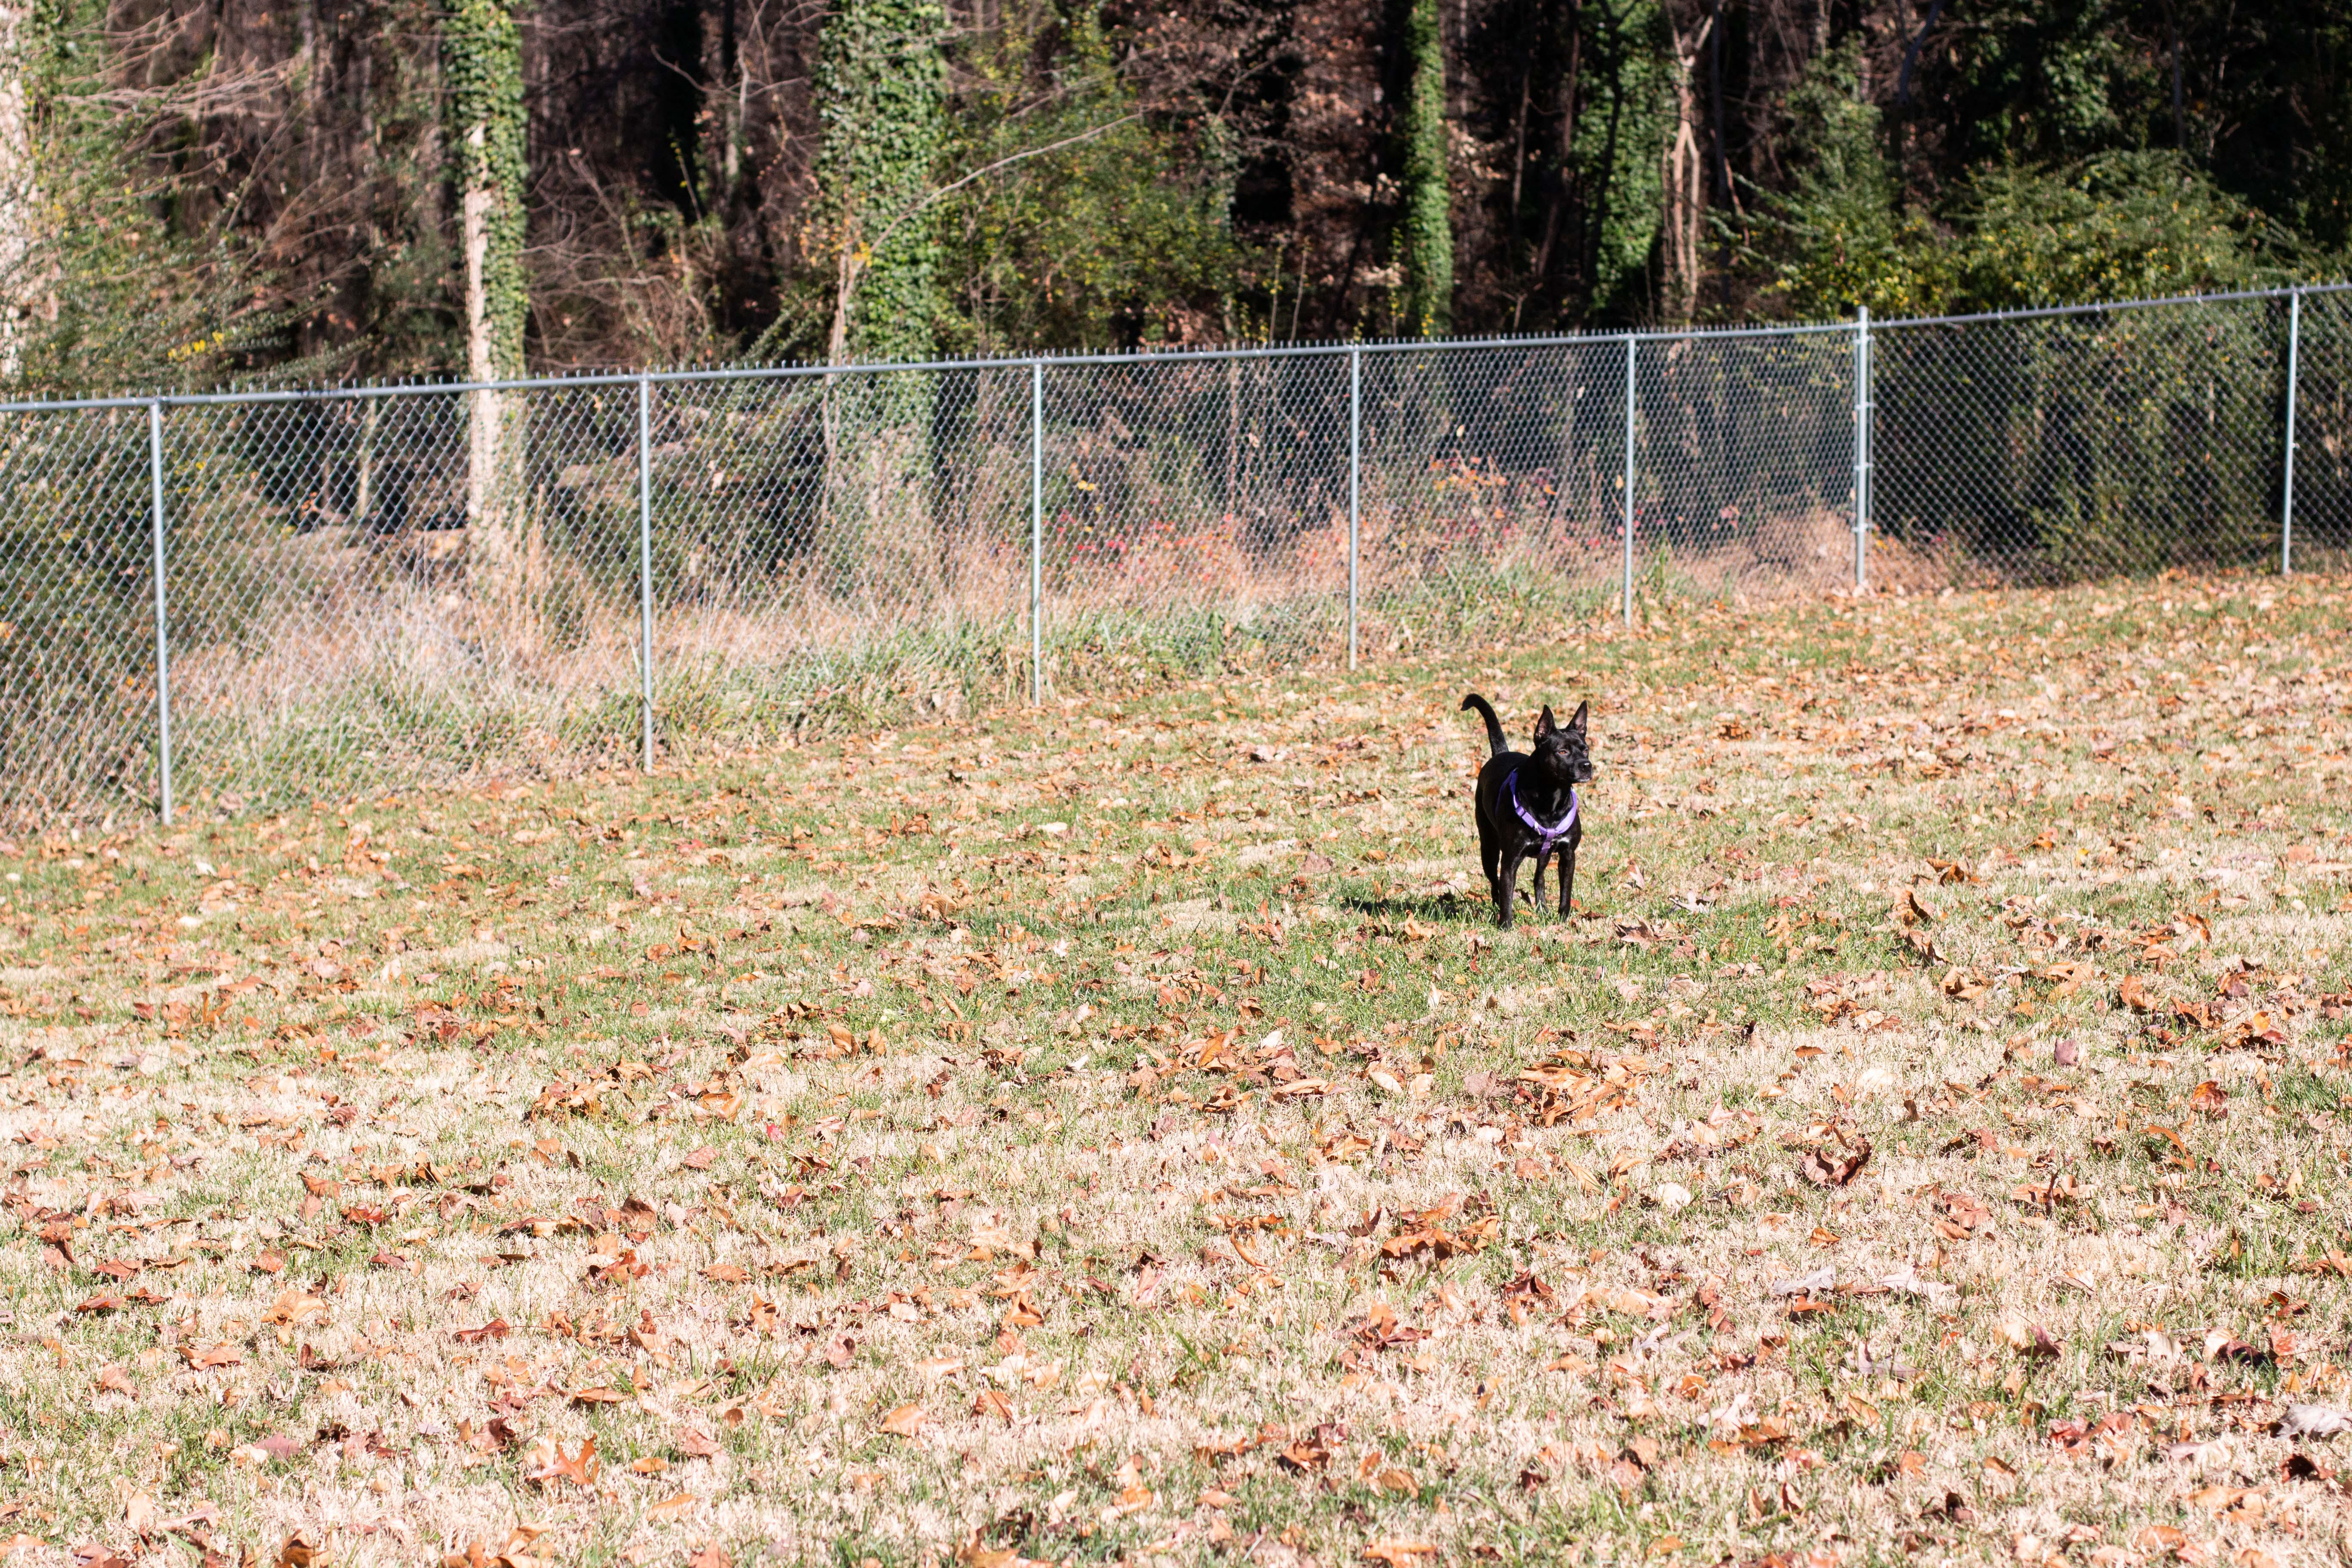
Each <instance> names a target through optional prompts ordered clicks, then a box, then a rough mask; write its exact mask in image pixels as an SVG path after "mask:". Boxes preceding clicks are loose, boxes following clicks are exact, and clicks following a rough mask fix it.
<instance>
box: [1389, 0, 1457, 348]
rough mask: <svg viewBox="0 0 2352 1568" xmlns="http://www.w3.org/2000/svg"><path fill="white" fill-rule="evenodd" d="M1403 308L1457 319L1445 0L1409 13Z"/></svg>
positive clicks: (1430, 333)
mask: <svg viewBox="0 0 2352 1568" xmlns="http://www.w3.org/2000/svg"><path fill="white" fill-rule="evenodd" d="M1404 47H1405V64H1406V68H1407V71H1408V76H1407V84H1406V89H1405V103H1404V234H1403V241H1404V243H1403V247H1402V248H1403V254H1402V256H1401V257H1400V258H1399V260H1400V261H1401V262H1402V267H1403V271H1404V287H1405V310H1406V313H1407V315H1408V317H1409V318H1410V330H1411V331H1414V332H1417V333H1419V334H1420V335H1421V336H1423V337H1424V338H1436V337H1444V335H1445V334H1446V333H1447V332H1449V331H1452V330H1453V325H1454V214H1453V201H1452V193H1451V191H1450V189H1449V185H1448V182H1447V179H1446V144H1445V31H1444V26H1443V24H1442V13H1441V11H1440V9H1439V0H1411V8H1410V9H1409V10H1408V11H1407V12H1406V13H1405V36H1404Z"/></svg>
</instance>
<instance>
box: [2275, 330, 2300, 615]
mask: <svg viewBox="0 0 2352 1568" xmlns="http://www.w3.org/2000/svg"><path fill="white" fill-rule="evenodd" d="M2302 346H2303V290H2302V289H2294V290H2292V291H2291V292H2290V293H2289V294H2288V295H2287V297H2286V492H2285V495H2284V498H2283V499H2282V500H2281V502H2280V505H2279V575H2280V576H2282V577H2284V576H2288V575H2290V574H2293V573H2294V403H2295V379H2296V371H2297V369H2298V368H2299V367H2298V366H2297V364H2296V360H2297V358H2298V351H2299V350H2300V349H2301V348H2302Z"/></svg>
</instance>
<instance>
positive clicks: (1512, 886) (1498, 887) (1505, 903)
mask: <svg viewBox="0 0 2352 1568" xmlns="http://www.w3.org/2000/svg"><path fill="white" fill-rule="evenodd" d="M1498 870H1499V874H1498V875H1497V876H1496V879H1495V923H1496V925H1497V926H1500V927H1501V928H1502V929H1503V930H1505V931H1508V930H1510V929H1511V901H1512V900H1513V899H1514V898H1515V897H1516V896H1517V893H1518V890H1519V857H1518V854H1517V851H1516V850H1514V851H1512V852H1511V853H1508V854H1506V855H1505V856H1504V857H1503V858H1502V861H1501V864H1500V866H1499V868H1498Z"/></svg>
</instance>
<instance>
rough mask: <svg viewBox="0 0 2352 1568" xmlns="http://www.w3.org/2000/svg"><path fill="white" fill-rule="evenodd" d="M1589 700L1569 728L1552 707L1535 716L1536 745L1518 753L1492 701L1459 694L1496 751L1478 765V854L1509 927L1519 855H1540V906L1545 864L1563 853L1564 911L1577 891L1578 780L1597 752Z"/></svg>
mask: <svg viewBox="0 0 2352 1568" xmlns="http://www.w3.org/2000/svg"><path fill="white" fill-rule="evenodd" d="M1587 706H1588V705H1587V704H1585V703H1582V702H1580V703H1578V704H1577V705H1576V717H1574V718H1573V719H1570V721H1568V725H1567V727H1566V728H1565V729H1563V728H1561V727H1560V726H1559V724H1557V723H1554V722H1553V721H1552V716H1551V710H1550V709H1549V707H1547V708H1546V709H1545V710H1543V717H1542V718H1540V719H1538V720H1537V721H1536V738H1535V752H1534V754H1533V755H1521V754H1520V753H1519V752H1515V751H1513V750H1511V743H1510V742H1508V741H1507V740H1505V739H1504V738H1503V726H1502V723H1501V721H1499V720H1497V719H1496V717H1495V709H1494V705H1493V704H1492V703H1490V702H1488V701H1487V700H1486V699H1485V698H1483V697H1481V696H1479V695H1478V694H1477V693H1476V692H1475V691H1474V692H1472V693H1471V694H1470V695H1469V696H1467V697H1465V698H1464V699H1463V700H1462V710H1463V711H1464V712H1465V713H1466V712H1468V711H1470V710H1472V709H1474V708H1475V709H1476V710H1478V712H1479V713H1480V715H1482V716H1483V717H1484V718H1485V719H1486V744H1487V747H1488V748H1489V751H1490V752H1491V754H1490V755H1489V756H1488V757H1487V759H1486V766H1484V767H1482V768H1480V769H1479V770H1478V792H1477V795H1476V800H1477V806H1478V858H1479V859H1480V860H1481V861H1483V862H1484V863H1485V865H1486V886H1487V888H1488V889H1490V890H1492V891H1493V893H1494V895H1495V923H1496V925H1498V926H1501V927H1503V928H1505V929H1506V930H1507V929H1509V927H1510V923H1511V900H1513V898H1515V897H1516V896H1517V892H1518V880H1519V862H1520V861H1522V860H1525V859H1526V858H1528V857H1529V856H1533V857H1534V858H1535V862H1536V880H1535V889H1534V897H1535V901H1536V907H1537V908H1538V909H1540V908H1542V907H1543V879H1544V863H1545V862H1546V861H1548V860H1549V859H1550V858H1551V856H1552V852H1553V850H1554V849H1555V848H1557V849H1558V850H1559V912H1560V913H1561V914H1562V915H1563V916H1564V915H1566V914H1567V913H1568V901H1569V900H1570V897H1572V896H1573V895H1574V894H1575V892H1576V847H1577V846H1578V845H1579V844H1580V843H1582V842H1583V841H1584V821H1583V811H1582V807H1581V805H1580V802H1579V801H1578V800H1577V798H1576V786H1577V785H1578V784H1586V783H1589V782H1590V781H1591V778H1592V754H1591V750H1590V748H1589V747H1588V746H1587V744H1586V736H1585V719H1586V708H1587Z"/></svg>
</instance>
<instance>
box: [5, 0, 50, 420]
mask: <svg viewBox="0 0 2352 1568" xmlns="http://www.w3.org/2000/svg"><path fill="white" fill-rule="evenodd" d="M42 36H43V29H42V27H41V26H40V21H39V18H38V16H37V14H36V10H35V6H34V4H33V0H0V382H5V383H9V384H13V383H15V382H16V380H17V379H18V378H19V377H21V376H22V375H23V374H24V371H25V340H26V336H27V334H28V332H29V331H30V327H31V322H32V317H33V312H34V310H36V309H37V305H38V295H39V287H40V285H39V279H37V277H36V276H35V274H36V272H37V267H36V264H35V240H36V235H35V226H36V224H37V222H38V219H39V215H40V209H41V190H40V177H39V171H38V170H37V167H36V166H35V163H34V149H33V83H34V79H35V77H36V75H37V52H38V50H39V48H40V40H41V37H42Z"/></svg>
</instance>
